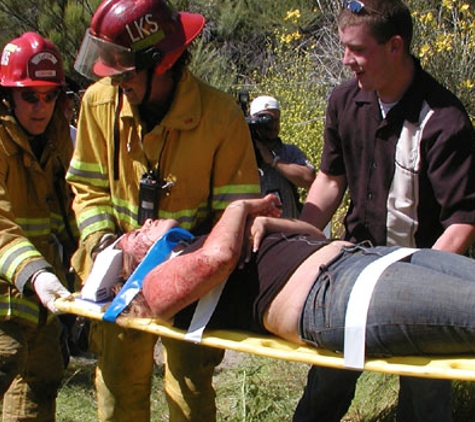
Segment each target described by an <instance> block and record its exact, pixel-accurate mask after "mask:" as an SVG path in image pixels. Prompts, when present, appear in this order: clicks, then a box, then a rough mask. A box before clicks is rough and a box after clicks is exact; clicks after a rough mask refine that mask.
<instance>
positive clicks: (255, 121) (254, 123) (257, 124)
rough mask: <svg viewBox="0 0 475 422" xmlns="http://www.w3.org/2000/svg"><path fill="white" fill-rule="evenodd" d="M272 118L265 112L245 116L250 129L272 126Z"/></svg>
mask: <svg viewBox="0 0 475 422" xmlns="http://www.w3.org/2000/svg"><path fill="white" fill-rule="evenodd" d="M273 121H274V118H273V117H272V116H271V115H270V114H267V113H261V114H256V115H255V116H249V117H246V122H247V124H248V126H249V128H250V129H251V130H252V129H268V128H270V127H271V126H272V122H273Z"/></svg>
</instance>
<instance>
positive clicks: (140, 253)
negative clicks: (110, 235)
mask: <svg viewBox="0 0 475 422" xmlns="http://www.w3.org/2000/svg"><path fill="white" fill-rule="evenodd" d="M174 227H178V222H177V221H176V220H171V219H163V218H161V219H158V220H152V219H148V220H145V223H144V224H143V226H142V227H141V228H140V229H137V230H133V231H131V232H128V233H126V234H125V235H124V236H122V238H121V239H120V240H119V243H118V247H119V248H120V249H122V251H123V252H124V257H126V261H127V262H125V263H124V270H125V272H126V273H127V272H128V271H129V270H133V269H134V268H135V267H137V265H138V264H139V262H140V261H142V259H143V258H144V257H145V255H146V254H147V252H148V250H149V249H150V248H151V247H152V245H153V244H154V243H155V242H156V241H157V240H158V239H160V237H162V236H163V235H164V234H165V233H166V232H167V231H168V230H170V229H172V228H174ZM129 275H130V273H129Z"/></svg>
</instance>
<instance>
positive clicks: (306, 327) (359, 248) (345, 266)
mask: <svg viewBox="0 0 475 422" xmlns="http://www.w3.org/2000/svg"><path fill="white" fill-rule="evenodd" d="M397 248H398V247H397V246H395V247H390V248H388V247H373V246H372V244H371V242H369V241H364V242H361V243H358V244H355V245H351V246H344V247H343V248H342V249H341V251H340V253H339V254H337V255H336V256H335V257H334V258H333V259H332V260H331V261H329V262H328V263H326V264H323V265H321V266H320V267H319V269H318V273H317V276H316V278H315V282H314V283H313V286H312V288H311V289H310V291H309V294H308V296H307V299H306V300H305V303H304V307H303V310H302V313H301V315H300V321H299V335H300V338H301V339H302V340H304V341H306V342H309V343H311V344H313V345H315V346H317V347H318V346H319V344H318V340H317V338H316V336H315V335H314V333H315V332H318V331H319V330H320V329H323V328H324V326H325V323H326V318H325V307H321V308H320V307H318V306H315V304H318V303H319V299H320V302H321V301H322V298H320V296H321V295H323V294H324V292H322V291H321V290H322V288H324V285H325V281H326V279H327V277H330V275H331V276H332V277H334V276H335V275H338V274H341V273H342V272H343V271H344V273H345V277H343V279H342V280H340V279H339V290H338V294H339V295H340V294H341V295H347V296H349V293H350V292H351V287H352V285H353V284H354V281H355V280H356V278H357V277H358V275H359V273H360V272H361V271H362V270H363V269H364V268H365V267H366V266H367V265H368V264H370V263H371V262H373V261H374V260H376V259H379V258H380V257H381V256H384V255H386V254H388V253H390V252H392V251H393V250H395V249H397ZM365 257H366V258H367V259H365ZM325 305H328V306H329V305H330V303H326V302H325Z"/></svg>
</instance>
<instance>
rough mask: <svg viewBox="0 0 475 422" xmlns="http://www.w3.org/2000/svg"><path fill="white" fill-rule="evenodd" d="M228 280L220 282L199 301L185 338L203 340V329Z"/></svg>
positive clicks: (196, 340) (195, 340)
mask: <svg viewBox="0 0 475 422" xmlns="http://www.w3.org/2000/svg"><path fill="white" fill-rule="evenodd" d="M226 281H227V280H224V281H223V282H222V283H220V284H218V285H217V286H216V287H214V288H213V289H211V290H210V291H209V292H208V293H206V295H204V296H203V297H202V298H201V299H200V300H199V301H198V304H197V305H196V309H195V312H194V314H193V318H192V319H191V323H190V326H189V327H188V331H187V332H186V334H185V340H188V341H193V342H197V343H200V342H201V339H202V337H203V331H204V329H205V328H206V325H207V324H208V322H209V320H210V318H211V315H213V312H214V310H215V309H216V305H217V304H218V302H219V298H220V297H221V293H222V292H223V289H224V286H225V285H226Z"/></svg>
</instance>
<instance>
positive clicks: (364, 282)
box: [343, 248, 417, 369]
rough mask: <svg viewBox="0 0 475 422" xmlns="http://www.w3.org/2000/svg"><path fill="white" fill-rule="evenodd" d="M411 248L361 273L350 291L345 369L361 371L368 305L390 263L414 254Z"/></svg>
mask: <svg viewBox="0 0 475 422" xmlns="http://www.w3.org/2000/svg"><path fill="white" fill-rule="evenodd" d="M416 251H417V249H414V248H400V249H396V250H395V251H394V252H391V253H390V254H388V255H385V256H383V257H381V258H379V259H377V260H376V261H373V262H372V263H371V264H369V265H368V266H367V267H365V268H364V269H363V271H361V273H360V275H359V276H358V278H357V279H356V281H355V284H354V286H353V288H352V290H351V293H350V298H349V299H348V307H347V309H346V315H345V339H344V347H343V357H344V364H345V366H346V367H347V368H354V369H363V367H364V361H365V341H366V321H367V318H368V309H369V303H370V301H371V296H372V295H373V291H374V288H375V287H376V283H377V282H378V280H379V277H380V276H381V274H382V273H383V271H384V270H385V269H386V268H387V267H389V266H390V265H391V264H393V263H394V262H397V261H400V260H401V259H404V258H406V257H407V256H409V255H412V254H413V253H414V252H416Z"/></svg>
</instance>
